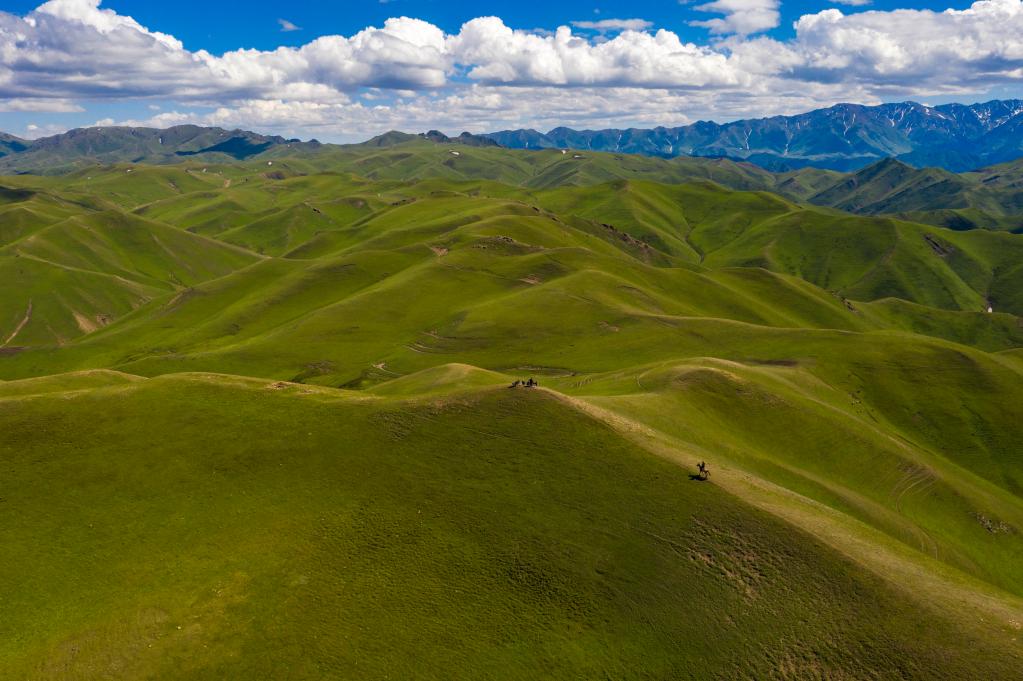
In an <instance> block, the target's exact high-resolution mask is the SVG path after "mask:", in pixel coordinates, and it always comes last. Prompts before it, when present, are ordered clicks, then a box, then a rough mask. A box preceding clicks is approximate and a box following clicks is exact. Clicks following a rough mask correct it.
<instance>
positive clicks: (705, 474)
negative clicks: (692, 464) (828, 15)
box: [697, 461, 710, 480]
mask: <svg viewBox="0 0 1023 681" xmlns="http://www.w3.org/2000/svg"><path fill="white" fill-rule="evenodd" d="M697 468H699V469H700V477H701V478H703V479H704V480H706V479H707V478H709V477H710V469H709V468H707V462H706V461H701V462H700V463H699V465H697Z"/></svg>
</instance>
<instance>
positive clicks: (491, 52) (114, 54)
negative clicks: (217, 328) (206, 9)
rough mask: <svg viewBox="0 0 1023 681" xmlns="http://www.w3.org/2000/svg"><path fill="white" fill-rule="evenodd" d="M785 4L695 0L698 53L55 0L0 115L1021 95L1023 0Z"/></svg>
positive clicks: (344, 120) (624, 24)
mask: <svg viewBox="0 0 1023 681" xmlns="http://www.w3.org/2000/svg"><path fill="white" fill-rule="evenodd" d="M836 1H837V2H840V3H841V4H846V5H858V4H863V2H864V0H836ZM778 6H779V3H778V0H713V1H710V2H704V1H702V0H697V4H696V5H694V9H696V10H699V11H700V12H703V13H707V14H713V15H718V16H714V17H713V18H708V19H707V20H705V21H700V22H698V23H699V25H701V26H704V27H706V28H707V29H709V30H710V31H711V32H712V33H713V34H714V35H715V37H713V38H710V39H708V41H705V42H703V43H696V42H692V41H689V40H684V39H682V38H681V37H680V36H679V35H678V34H677V33H674V32H672V31H668V30H664V29H660V30H655V28H654V27H653V26H651V25H650V23H649V22H647V21H645V20H642V19H602V20H594V21H579V22H575V23H574V29H573V27H569V26H561V27H553V28H554V30H550V31H548V30H528V31H527V30H518V29H515V28H513V27H510V26H508V25H506V24H505V22H504V21H503V20H502V19H501V18H499V17H479V18H475V19H471V20H469V21H467V22H466V23H465V24H463V25H462V26H461V27H460V29H459V30H458V31H457V32H454V33H450V34H448V33H445V32H444V31H443V30H441V29H440V28H439V27H437V26H435V25H433V24H431V23H429V22H426V21H422V20H420V19H415V18H410V17H394V18H390V19H388V20H386V21H385V22H383V25H382V26H377V27H368V28H365V29H363V30H362V31H359V32H357V33H355V34H353V35H351V36H343V35H328V36H323V37H320V38H317V39H315V40H312V41H310V42H308V43H306V44H304V45H301V46H298V47H289V46H282V47H278V48H277V49H274V50H253V49H240V50H234V51H230V52H227V53H225V54H222V55H214V54H211V53H209V52H207V51H205V50H188V49H186V48H185V47H184V45H183V44H182V43H181V41H180V40H178V39H177V38H175V37H174V36H172V35H168V34H166V33H161V32H158V31H155V30H152V29H150V28H148V27H145V26H143V25H141V24H140V23H138V22H137V21H136V20H135V19H133V18H131V17H129V16H125V15H121V14H118V13H117V12H115V11H113V10H111V9H107V8H104V7H102V6H101V3H100V0H50V1H49V2H46V3H44V4H42V5H40V6H39V7H38V8H37V9H36V10H34V11H32V12H29V13H28V14H27V15H24V16H20V15H16V14H11V13H6V12H0V110H4V111H40V112H44V111H46V112H74V111H80V110H81V109H82V107H83V105H84V104H85V103H87V102H90V101H96V100H108V101H109V100H112V101H123V100H143V101H145V100H157V101H159V102H161V103H162V104H170V105H169V106H166V109H167V110H166V111H161V112H160V113H158V114H156V115H155V116H154V117H153V119H151V121H152V122H154V123H161V124H170V123H173V122H180V121H204V122H207V123H217V124H220V123H221V122H222V123H223V124H225V125H227V124H231V125H237V126H242V127H259V128H261V129H263V128H265V129H271V130H274V131H279V132H282V134H305V133H303V132H302V131H306V133H312V134H315V135H317V136H322V137H325V138H338V137H340V136H344V135H355V134H363V133H372V132H374V131H377V132H378V131H379V130H380V129H381V128H385V127H405V128H411V129H419V128H423V127H442V126H444V129H448V130H453V131H460V130H459V129H460V128H466V129H470V130H472V131H476V132H478V131H481V130H487V129H494V128H497V127H518V125H523V124H528V125H536V126H544V125H547V124H554V125H556V124H569V125H586V124H593V125H598V124H606V125H627V124H637V125H638V124H644V123H645V124H650V125H653V124H666V125H667V124H673V123H678V122H681V121H685V120H689V119H695V118H698V117H700V118H715V119H718V120H721V119H727V118H733V117H736V116H749V115H767V114H773V113H792V112H795V111H799V110H801V109H806V108H811V107H814V106H818V105H829V104H832V103H835V102H836V101H859V102H863V103H871V102H877V101H879V100H881V99H891V98H893V97H900V98H913V97H918V98H925V97H928V96H931V95H937V94H956V93H982V92H986V91H988V90H991V89H992V88H996V87H998V88H1006V87H1019V86H1021V85H1023V40H1021V39H1020V36H1023V0H976V1H975V2H973V4H972V5H970V6H969V7H967V8H965V9H957V10H946V11H930V10H905V9H903V10H891V11H881V10H871V11H857V12H853V13H850V14H845V13H843V12H842V11H841V10H840V9H837V8H831V9H825V10H822V11H818V12H815V13H812V14H807V15H804V16H802V17H800V18H799V19H798V20H796V22H795V23H794V29H795V33H794V35H793V37H791V38H788V39H785V40H778V39H775V38H771V37H769V36H767V35H758V34H761V33H763V32H764V31H767V30H770V29H772V28H774V27H775V26H777V24H778V21H779V15H778ZM281 25H282V27H283V28H287V26H285V25H284V24H283V23H282V24H281ZM594 32H596V33H597V34H596V35H594ZM172 109H177V110H172Z"/></svg>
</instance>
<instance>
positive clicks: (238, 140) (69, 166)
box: [0, 125, 322, 173]
mask: <svg viewBox="0 0 1023 681" xmlns="http://www.w3.org/2000/svg"><path fill="white" fill-rule="evenodd" d="M320 146H322V145H321V144H320V143H319V142H317V141H316V140H313V141H311V142H302V141H301V140H297V139H285V138H283V137H279V136H276V135H273V136H271V135H260V134H258V133H254V132H248V131H246V130H224V129H222V128H204V127H200V126H197V125H178V126H174V127H172V128H166V129H164V130H161V129H157V128H131V127H104V128H77V129H75V130H69V131H68V132H65V133H62V134H60V135H53V136H51V137H41V138H39V139H37V140H32V141H29V140H23V139H19V138H17V137H14V136H11V135H7V134H4V133H0V173H27V172H49V173H55V172H56V173H59V172H66V171H70V170H74V169H76V168H80V167H83V166H86V165H95V164H97V163H99V164H108V163H123V162H131V163H157V164H164V163H174V162H179V161H183V160H186V159H188V158H191V157H196V156H201V157H204V158H208V159H210V160H214V161H216V160H219V161H231V160H235V161H240V160H245V159H248V158H251V157H253V156H255V155H257V154H260V153H263V152H265V151H269V150H271V149H278V148H281V147H284V148H289V149H294V150H296V151H297V150H303V151H309V150H315V149H317V148H319V147H320Z"/></svg>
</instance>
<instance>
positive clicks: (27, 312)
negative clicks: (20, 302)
mask: <svg viewBox="0 0 1023 681" xmlns="http://www.w3.org/2000/svg"><path fill="white" fill-rule="evenodd" d="M30 319H32V301H31V300H30V301H28V309H27V310H25V316H24V317H22V319H21V321H20V322H18V325H17V326H16V327H14V332H13V333H11V335H10V336H8V337H7V338H6V339H5V340H4V344H3V345H0V347H7V346H8V345H10V344H11V341H13V340H14V339H15V338H17V337H18V334H19V333H21V330H22V329H24V328H25V325H26V324H28V322H29V320H30Z"/></svg>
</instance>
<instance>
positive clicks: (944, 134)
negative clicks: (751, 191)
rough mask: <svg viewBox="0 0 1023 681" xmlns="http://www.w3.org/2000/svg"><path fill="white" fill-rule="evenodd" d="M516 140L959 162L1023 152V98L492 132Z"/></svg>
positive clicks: (773, 161)
mask: <svg viewBox="0 0 1023 681" xmlns="http://www.w3.org/2000/svg"><path fill="white" fill-rule="evenodd" d="M484 136H485V137H489V138H491V139H493V140H494V141H496V142H497V143H498V144H500V145H501V146H504V147H509V148H513V149H546V148H567V149H585V150H591V151H611V152H619V153H629V154H645V155H648V156H660V157H663V158H673V157H676V156H718V157H728V158H734V159H742V160H746V161H750V162H752V163H756V164H757V165H760V166H762V167H765V168H767V169H769V170H776V171H784V170H793V169H797V168H802V167H807V166H812V167H818V168H828V169H832V170H842V171H849V170H857V169H859V168H862V167H865V166H867V165H870V164H872V163H875V162H876V161H878V160H880V159H884V158H896V159H899V160H900V161H903V162H904V163H907V164H909V165H912V166H915V167H927V166H933V167H939V168H945V169H946V170H951V171H953V172H963V171H967V170H973V169H976V168H981V167H984V166H989V165H992V164H996V163H1003V162H1006V161H1012V160H1014V159H1017V158H1020V157H1023V100H1018V99H1011V100H993V101H990V102H984V103H980V104H970V105H966V104H943V105H940V106H934V107H931V106H925V105H923V104H918V103H916V102H903V103H896V104H881V105H878V106H864V105H860V104H837V105H835V106H832V107H829V108H826V109H818V110H816V111H810V112H807V113H802V114H798V115H795V116H772V117H770V118H758V119H747V120H740V121H733V122H731V123H724V124H718V123H714V122H711V121H699V122H696V123H693V124H692V125H685V126H681V127H675V128H666V127H657V128H652V129H642V128H628V129H606V130H573V129H571V128H565V127H559V128H554V129H553V130H551V131H550V132H548V133H546V134H545V133H541V132H538V131H536V130H505V131H501V132H494V133H488V134H486V135H484Z"/></svg>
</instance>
